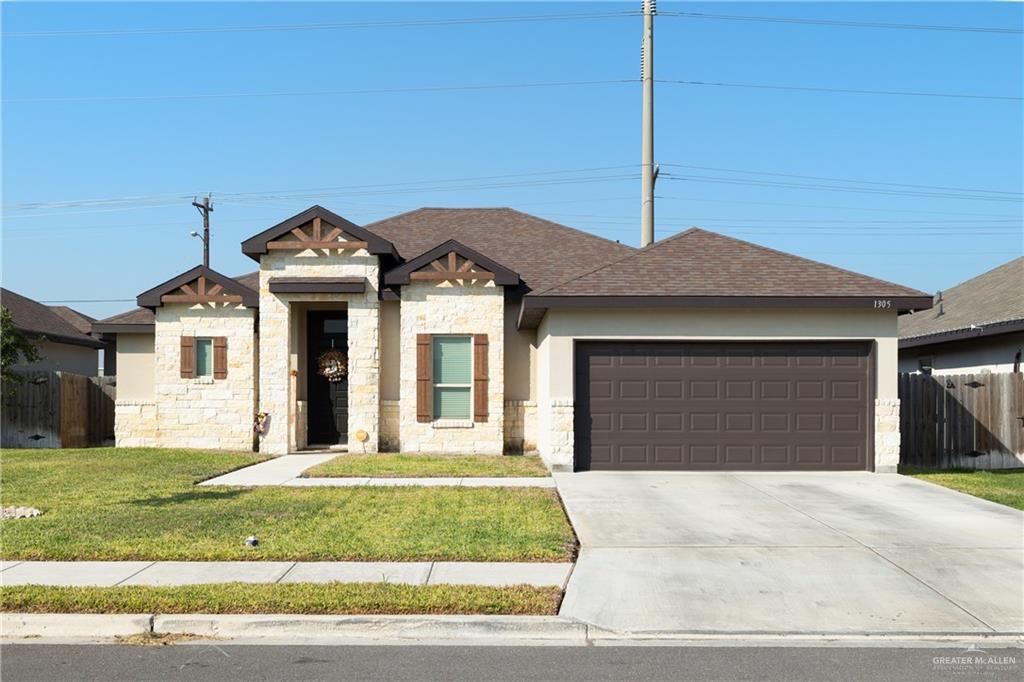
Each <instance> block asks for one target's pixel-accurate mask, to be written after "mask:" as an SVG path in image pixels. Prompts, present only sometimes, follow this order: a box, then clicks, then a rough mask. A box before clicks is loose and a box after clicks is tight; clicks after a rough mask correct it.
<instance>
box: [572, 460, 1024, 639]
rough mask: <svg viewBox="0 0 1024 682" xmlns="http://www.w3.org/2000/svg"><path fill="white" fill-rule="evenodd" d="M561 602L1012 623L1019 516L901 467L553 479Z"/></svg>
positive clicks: (1020, 605)
mask: <svg viewBox="0 0 1024 682" xmlns="http://www.w3.org/2000/svg"><path fill="white" fill-rule="evenodd" d="M555 478H556V483H557V486H558V489H559V492H560V493H561V495H562V499H563V500H564V501H565V506H566V509H567V510H568V513H569V518H570V519H571V520H572V523H573V526H574V527H575V528H576V532H577V534H578V536H579V539H580V542H581V545H582V550H581V552H580V557H579V560H578V562H577V564H576V568H575V569H574V571H573V574H572V576H571V577H570V579H569V585H568V588H567V592H566V595H565V600H564V602H563V603H562V611H561V613H562V615H566V616H572V617H575V618H579V619H581V620H583V621H586V622H589V623H591V624H593V625H596V626H599V627H604V628H608V629H611V630H617V631H628V632H651V633H655V632H658V631H662V632H665V631H672V632H704V633H816V634H817V633H825V634H828V633H845V634H855V633H887V634H896V633H958V634H971V633H991V632H1000V633H1020V632H1022V631H1024V513H1021V512H1019V511H1016V510H1014V509H1010V508H1009V507H1004V506H1002V505H998V504H994V503H991V502H986V501H984V500H979V499H977V498H974V497H970V496H968V495H964V494H961V493H957V492H954V491H951V490H947V489H945V488H940V487H938V486H935V485H932V484H929V483H924V482H921V481H917V480H914V479H911V478H907V477H904V476H898V475H885V474H871V473H863V474H862V473H779V474H775V473H764V474H762V473H756V474H736V473H732V474H724V473H723V474H713V473H605V472H587V473H578V474H558V475H556V476H555Z"/></svg>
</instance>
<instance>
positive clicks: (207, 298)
mask: <svg viewBox="0 0 1024 682" xmlns="http://www.w3.org/2000/svg"><path fill="white" fill-rule="evenodd" d="M160 302H161V303H242V297H241V296H239V295H238V294H231V293H228V292H226V291H224V287H223V286H221V285H220V284H214V283H213V282H209V281H208V280H207V279H206V275H200V276H199V277H198V278H196V279H195V280H193V281H191V282H189V283H187V284H182V285H181V286H180V287H178V289H177V291H175V292H173V293H169V294H163V295H162V296H160Z"/></svg>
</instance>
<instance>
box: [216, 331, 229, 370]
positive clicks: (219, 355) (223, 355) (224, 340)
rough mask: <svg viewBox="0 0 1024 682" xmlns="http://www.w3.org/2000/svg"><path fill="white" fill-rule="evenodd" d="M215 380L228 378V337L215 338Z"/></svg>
mask: <svg viewBox="0 0 1024 682" xmlns="http://www.w3.org/2000/svg"><path fill="white" fill-rule="evenodd" d="M213 378H214V379H227V378H228V337H226V336H215V337H213Z"/></svg>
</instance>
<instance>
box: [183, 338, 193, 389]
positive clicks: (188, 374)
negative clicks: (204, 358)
mask: <svg viewBox="0 0 1024 682" xmlns="http://www.w3.org/2000/svg"><path fill="white" fill-rule="evenodd" d="M195 375H196V337H194V336H183V337H181V378H182V379H192V378H193V377H195Z"/></svg>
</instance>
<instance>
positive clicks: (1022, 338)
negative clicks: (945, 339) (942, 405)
mask: <svg viewBox="0 0 1024 682" xmlns="http://www.w3.org/2000/svg"><path fill="white" fill-rule="evenodd" d="M1022 349H1024V332H1020V333H1016V334H1000V335H998V336H989V337H980V338H976V339H970V340H967V341H955V342H951V343H941V344H936V345H933V346H921V347H918V348H906V349H904V350H901V351H900V372H919V371H920V369H921V368H920V364H919V363H920V360H921V358H929V359H931V361H932V374H934V375H936V376H942V375H947V374H980V373H982V372H1012V371H1013V361H1014V356H1015V355H1016V354H1017V353H1018V352H1020V351H1021V350H1022Z"/></svg>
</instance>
